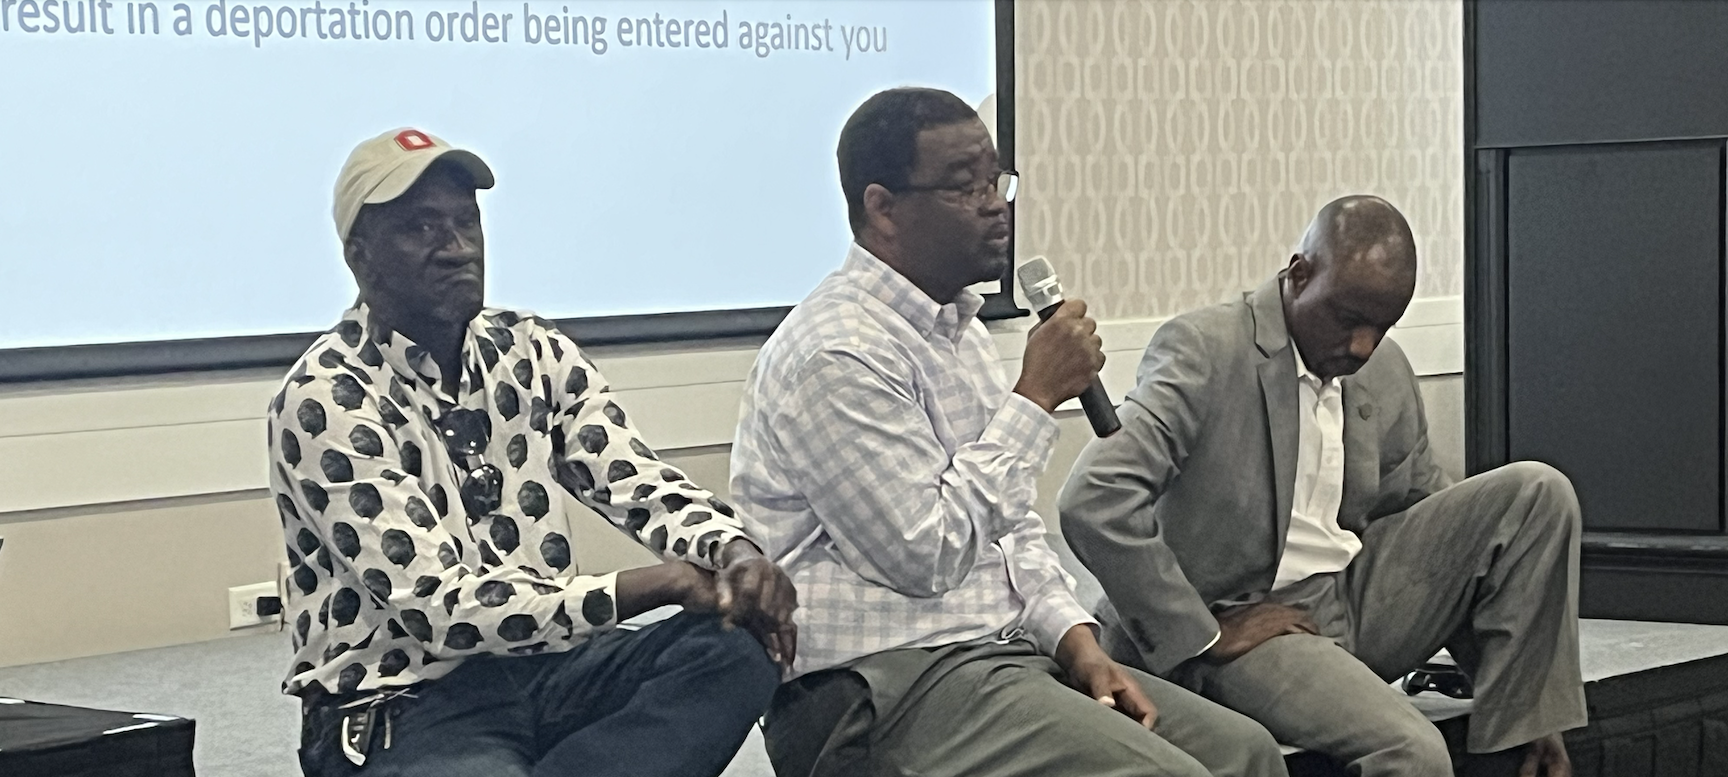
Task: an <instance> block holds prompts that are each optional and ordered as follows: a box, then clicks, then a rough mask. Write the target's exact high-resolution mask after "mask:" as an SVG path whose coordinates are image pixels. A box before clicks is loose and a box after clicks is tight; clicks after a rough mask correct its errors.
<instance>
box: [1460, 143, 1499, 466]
mask: <svg viewBox="0 0 1728 777" xmlns="http://www.w3.org/2000/svg"><path fill="white" fill-rule="evenodd" d="M1470 157H1474V159H1473V161H1474V166H1473V167H1472V168H1471V169H1470V170H1469V171H1468V175H1467V177H1466V178H1465V181H1464V184H1465V189H1466V190H1467V193H1466V195H1465V200H1466V202H1468V203H1469V209H1468V210H1467V211H1466V213H1465V219H1464V232H1465V236H1464V239H1465V242H1466V245H1467V246H1468V248H1467V249H1466V250H1468V251H1469V252H1470V255H1471V256H1472V257H1473V258H1474V261H1469V262H1466V263H1465V264H1464V343H1465V348H1464V414H1465V430H1466V434H1465V440H1464V467H1465V471H1466V472H1468V473H1469V474H1471V475H1475V474H1478V473H1481V472H1483V471H1486V470H1490V469H1493V468H1495V467H1498V466H1500V465H1502V464H1505V463H1506V461H1507V458H1506V152H1505V151H1503V150H1499V149H1489V150H1485V151H1477V152H1474V153H1473V154H1467V155H1466V158H1470Z"/></svg>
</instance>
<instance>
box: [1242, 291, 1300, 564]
mask: <svg viewBox="0 0 1728 777" xmlns="http://www.w3.org/2000/svg"><path fill="white" fill-rule="evenodd" d="M1283 277H1284V275H1283V273H1279V274H1278V276H1277V277H1275V278H1273V279H1272V280H1270V281H1268V282H1266V283H1265V284H1262V285H1261V286H1260V288H1258V289H1255V290H1254V291H1253V292H1251V293H1249V294H1248V295H1247V296H1248V308H1249V311H1250V312H1251V313H1252V315H1253V317H1254V345H1255V346H1256V347H1257V348H1259V349H1260V355H1261V356H1262V357H1264V359H1265V360H1264V361H1262V362H1261V363H1260V364H1259V372H1260V393H1261V395H1262V396H1263V397H1264V398H1265V400H1266V422H1267V423H1266V432H1267V434H1268V435H1269V438H1270V443H1271V449H1272V486H1273V493H1274V494H1276V499H1274V500H1273V502H1274V504H1273V508H1272V509H1273V515H1272V521H1273V523H1274V524H1275V525H1276V526H1277V527H1278V530H1277V531H1276V532H1274V533H1273V535H1272V537H1273V545H1274V546H1273V549H1272V550H1273V555H1272V557H1273V558H1274V559H1278V558H1283V557H1284V537H1285V535H1287V534H1288V533H1289V530H1290V502H1291V499H1292V494H1293V493H1294V492H1295V490H1296V445H1297V439H1296V438H1297V435H1298V434H1299V433H1300V426H1299V421H1298V419H1297V417H1296V359H1295V355H1294V354H1292V353H1291V352H1290V333H1289V330H1287V329H1285V327H1284V300H1283V295H1282V294H1281V293H1280V288H1281V282H1282V280H1283Z"/></svg>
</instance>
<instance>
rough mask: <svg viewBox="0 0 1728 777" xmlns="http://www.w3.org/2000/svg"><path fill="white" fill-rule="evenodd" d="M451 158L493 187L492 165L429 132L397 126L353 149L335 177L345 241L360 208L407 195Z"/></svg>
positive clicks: (476, 181) (481, 184) (476, 182)
mask: <svg viewBox="0 0 1728 777" xmlns="http://www.w3.org/2000/svg"><path fill="white" fill-rule="evenodd" d="M440 159H448V160H450V161H451V162H454V163H456V164H457V165H459V166H460V167H461V168H462V169H464V170H467V171H468V174H469V175H471V176H473V177H474V185H475V186H476V187H478V188H481V189H490V188H492V185H493V184H494V183H496V181H495V180H494V179H493V177H492V168H490V167H487V166H486V163H485V162H482V161H480V157H478V156H475V155H474V153H473V152H471V151H463V150H461V149H459V148H455V147H453V146H451V145H450V144H449V143H446V142H444V141H443V140H442V139H440V138H438V137H437V136H435V135H432V134H431V133H428V132H422V131H420V130H417V129H413V128H410V127H403V128H401V129H393V130H390V131H389V132H386V133H384V134H382V135H379V136H378V137H375V138H372V139H371V140H368V141H366V142H364V143H361V144H360V145H358V146H355V147H354V152H353V153H351V154H349V155H348V162H347V163H346V164H343V165H342V174H341V175H339V176H337V177H336V208H335V215H336V235H337V237H340V238H341V239H342V241H343V242H344V243H346V242H347V241H348V232H349V230H351V229H353V228H354V219H356V218H358V217H359V215H360V208H361V207H362V206H365V205H376V204H378V203H381V202H389V201H391V200H394V199H396V198H397V197H400V196H402V193H403V192H405V191H408V189H409V187H411V186H413V185H414V182H415V181H418V180H420V176H421V175H422V174H424V173H425V172H426V168H428V167H431V166H432V163H433V162H436V161H438V160H440Z"/></svg>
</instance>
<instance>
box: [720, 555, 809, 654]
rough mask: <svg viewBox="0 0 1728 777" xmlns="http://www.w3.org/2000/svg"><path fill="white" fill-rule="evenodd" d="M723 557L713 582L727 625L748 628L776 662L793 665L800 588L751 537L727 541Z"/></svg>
mask: <svg viewBox="0 0 1728 777" xmlns="http://www.w3.org/2000/svg"><path fill="white" fill-rule="evenodd" d="M720 559H721V564H722V566H721V567H720V573H719V574H718V575H716V576H715V579H714V585H715V595H716V597H717V599H718V600H717V602H716V607H717V608H718V610H719V612H720V614H721V615H722V616H724V618H725V624H726V625H727V626H739V627H742V628H744V629H745V630H746V631H749V632H750V633H751V634H752V635H754V636H755V637H756V639H757V640H759V641H760V642H761V643H762V647H763V648H764V649H766V650H767V651H768V657H769V658H770V659H773V661H774V663H777V664H779V665H781V666H784V667H787V668H788V669H789V668H791V667H792V661H793V659H794V658H796V657H797V655H798V626H797V625H796V624H795V623H793V622H792V612H793V611H794V610H796V609H798V591H797V590H796V589H794V588H793V587H792V580H791V578H788V577H787V576H786V572H785V571H784V570H782V569H780V567H778V566H776V565H775V564H774V562H772V561H769V560H768V558H767V557H766V556H763V555H762V551H761V550H760V549H758V548H757V547H756V546H755V545H754V544H752V543H751V542H750V541H748V540H733V541H732V542H730V543H727V545H726V548H725V550H723V551H722V552H721V554H720Z"/></svg>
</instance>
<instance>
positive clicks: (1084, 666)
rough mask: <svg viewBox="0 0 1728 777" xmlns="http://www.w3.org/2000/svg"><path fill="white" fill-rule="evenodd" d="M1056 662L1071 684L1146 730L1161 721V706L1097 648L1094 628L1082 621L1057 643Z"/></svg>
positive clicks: (1118, 665)
mask: <svg viewBox="0 0 1728 777" xmlns="http://www.w3.org/2000/svg"><path fill="white" fill-rule="evenodd" d="M1054 658H1055V660H1056V663H1057V665H1059V666H1061V667H1062V672H1063V673H1064V674H1066V675H1067V679H1068V684H1069V685H1071V686H1073V687H1074V688H1075V689H1077V690H1079V691H1080V692H1081V693H1084V694H1086V695H1088V696H1091V697H1092V698H1094V699H1097V700H1098V702H1099V703H1100V704H1103V705H1104V706H1106V707H1112V708H1114V709H1115V710H1116V711H1117V712H1120V713H1122V714H1124V715H1127V716H1128V717H1130V718H1133V719H1134V720H1135V721H1137V722H1139V724H1140V725H1142V726H1145V727H1146V728H1147V730H1151V728H1152V727H1153V726H1155V725H1157V724H1158V708H1157V707H1156V706H1154V705H1153V704H1152V700H1151V699H1149V698H1146V693H1145V691H1143V690H1141V688H1140V684H1139V683H1138V682H1135V681H1134V678H1133V677H1131V676H1129V674H1128V672H1127V671H1125V670H1124V669H1123V668H1122V666H1121V665H1120V664H1117V663H1116V662H1115V661H1112V660H1111V659H1110V656H1108V655H1106V654H1105V653H1104V649H1103V648H1100V647H1098V636H1097V635H1096V634H1094V633H1092V627H1091V626H1088V625H1085V624H1080V625H1077V626H1074V627H1073V628H1070V629H1068V633H1067V634H1064V635H1062V641H1061V642H1060V643H1058V644H1057V646H1056V655H1055V656H1054Z"/></svg>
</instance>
